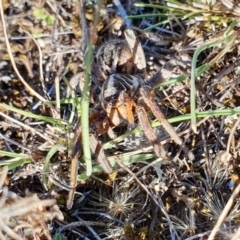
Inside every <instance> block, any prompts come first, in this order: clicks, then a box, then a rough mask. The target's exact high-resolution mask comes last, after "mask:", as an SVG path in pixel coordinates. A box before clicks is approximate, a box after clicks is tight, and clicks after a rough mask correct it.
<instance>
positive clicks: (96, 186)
mask: <svg viewBox="0 0 240 240" xmlns="http://www.w3.org/2000/svg"><path fill="white" fill-rule="evenodd" d="M234 4H235V5H236V7H233V6H235V5H234ZM237 4H238V3H234V1H224V0H222V1H198V2H192V1H164V4H162V5H160V4H155V5H154V4H152V3H151V1H149V2H148V1H144V2H141V3H140V2H138V3H134V2H132V1H121V3H120V2H119V1H113V2H111V1H97V2H95V1H84V2H83V5H82V6H83V8H82V9H79V3H78V2H77V1H76V2H75V1H58V2H55V1H49V0H47V1H40V2H25V1H15V2H11V1H10V2H6V1H3V2H2V3H1V8H2V10H3V11H2V19H4V24H2V25H1V28H0V31H1V32H2V35H1V37H0V44H1V52H0V69H1V72H0V85H1V88H0V91H1V94H0V108H1V115H0V129H1V132H0V133H1V135H0V159H1V163H2V164H1V165H2V166H3V168H2V171H1V179H0V180H1V184H0V186H1V189H2V190H1V191H2V192H1V199H2V201H1V209H2V210H1V209H0V211H1V212H2V211H4V212H2V213H1V214H0V215H1V219H0V220H1V221H3V222H4V224H1V228H0V234H1V239H32V238H33V237H35V238H36V239H101V240H103V239H120V240H121V239H126V240H130V239H142V240H144V239H152V240H153V239H213V238H214V235H215V239H238V238H239V227H238V218H239V200H238V198H237V197H235V198H234V196H236V192H237V191H238V185H239V154H240V151H239V141H238V139H239V116H238V115H239V112H240V110H239V107H238V106H239V96H240V94H239V69H238V62H239V59H238V55H239V40H238V38H239V14H240V13H239V11H238V7H237V6H238V5H237ZM123 9H124V11H125V12H123ZM126 17H127V18H128V20H127V18H126ZM83 18H84V19H85V20H86V27H85V28H84V29H82V26H83V25H82V19H83ZM4 26H5V28H6V33H7V35H5V36H4ZM129 27H130V28H131V29H132V30H131V31H132V32H130V35H131V33H134V36H132V37H131V36H130V35H129V30H130V29H129ZM126 33H128V34H126ZM86 34H87V35H86ZM88 34H90V35H88ZM6 36H7V39H8V41H7V40H6ZM86 36H89V37H90V39H91V42H92V44H93V57H94V59H93V61H92V70H91V73H90V76H91V85H90V92H89V95H90V99H89V100H90V101H89V107H90V109H89V111H90V116H91V118H90V119H89V120H90V134H91V135H90V136H91V137H90V139H92V140H91V141H92V142H91V144H92V145H93V146H94V147H93V148H94V152H92V162H91V164H92V175H91V176H90V177H89V176H87V175H86V165H85V161H84V159H83V157H82V156H83V154H82V143H81V132H79V131H78V130H79V127H77V126H79V124H77V122H79V117H80V116H81V107H80V106H81V101H82V100H81V99H82V92H83V89H84V87H83V86H84V81H85V79H84V76H85V75H84V71H85V70H86V63H85V62H84V61H85V58H84V55H85V52H84V51H86V50H87V49H88V46H87V45H86V46H85V45H84V41H83V39H82V38H84V37H86ZM129 38H131V39H134V38H136V39H135V42H137V44H135V43H134V42H133V43H132V42H130V43H129ZM112 40H116V41H118V42H123V41H126V40H127V42H128V44H129V47H130V49H131V52H132V53H133V55H134V54H135V55H134V56H133V63H134V64H135V66H134V71H135V72H134V74H135V73H136V68H138V69H140V70H141V71H140V70H139V72H137V74H144V81H146V82H147V84H149V86H151V88H154V89H155V90H154V94H155V95H148V96H149V97H150V96H151V97H153V98H154V99H155V102H156V103H157V105H158V108H159V109H160V110H161V112H162V113H163V114H164V116H165V118H166V119H169V122H170V123H171V125H172V126H173V130H174V131H175V133H177V135H178V136H179V137H180V138H181V142H182V144H181V145H180V146H179V145H177V144H176V143H175V142H174V141H173V139H172V138H171V137H170V136H169V133H168V132H167V131H166V129H164V128H163V127H162V126H160V123H159V122H157V121H156V119H155V116H154V114H153V113H152V111H151V109H149V107H147V106H145V105H144V103H141V104H142V105H141V106H142V108H144V109H145V111H146V114H147V118H146V119H145V120H146V121H150V123H151V126H152V127H153V128H152V130H151V133H153V134H154V135H156V136H155V138H156V140H154V141H157V142H158V144H159V146H160V144H161V146H162V148H163V149H162V151H163V152H165V153H164V154H166V156H167V158H168V159H169V161H168V162H164V161H163V160H162V157H163V155H162V154H163V153H161V154H160V156H158V157H156V154H155V152H154V151H155V150H154V149H156V147H154V146H153V145H152V144H151V143H150V142H149V139H148V138H147V137H145V135H147V134H145V131H146V129H143V130H144V131H142V129H141V128H140V127H139V123H140V121H138V120H137V113H136V112H135V110H134V108H135V107H134V104H133V105H131V106H133V107H132V109H133V110H132V111H133V122H132V123H133V124H132V125H131V127H130V125H129V124H122V125H121V124H119V125H118V126H115V125H113V124H112V122H111V121H109V116H107V117H106V112H105V111H104V108H103V105H102V104H101V102H99V97H98V96H99V94H101V91H102V88H103V87H105V86H108V85H107V84H106V83H104V81H109V80H108V77H109V76H108V74H109V75H111V76H113V75H114V74H125V73H126V72H127V73H129V72H128V71H129V69H130V68H129V64H130V62H131V60H132V58H131V57H130V58H128V60H127V64H128V65H124V64H125V63H126V62H122V61H117V59H112V58H111V56H110V58H107V59H108V60H107V61H106V59H104V58H103V59H102V60H101V61H100V62H101V63H103V65H101V67H100V68H99V66H98V65H97V64H96V62H99V61H96V56H98V53H99V52H98V51H99V49H101V47H102V46H104V44H106V43H107V42H109V41H112ZM130 41H131V40H130ZM7 42H8V43H9V46H8V44H7ZM85 44H86V42H85ZM115 47H116V46H114V47H113V49H112V50H111V51H112V53H113V54H115V55H114V56H115V57H119V56H121V55H117V54H118V50H117V51H115ZM196 51H198V52H199V53H198V56H197V58H196V59H194V53H196ZM99 55H100V56H103V54H99ZM143 58H144V59H143ZM104 61H105V62H104ZM122 63H124V64H122ZM131 64H132V63H131ZM134 64H133V65H134ZM14 65H15V67H14ZM99 69H101V71H104V74H102V73H100V74H101V75H99V74H98V71H99ZM193 70H194V72H193V73H194V74H193V75H192V76H191V71H193ZM124 71H125V72H124ZM131 71H132V70H131ZM130 74H132V72H130ZM104 75H106V76H107V77H106V79H101V77H99V76H104ZM76 76H77V77H76ZM111 76H110V77H111ZM79 79H81V80H79ZM131 79H133V78H131ZM128 80H129V79H127V78H124V80H123V78H120V82H121V81H123V83H124V86H126V83H127V82H128ZM78 81H79V82H78ZM114 83H115V82H114ZM134 83H136V82H134ZM193 83H194V89H193V88H191V86H193ZM145 84H146V83H145V82H144V85H145ZM133 85H134V84H133ZM134 86H135V87H136V86H138V84H137V85H136V84H135V85H134ZM127 91H128V90H127ZM131 91H132V90H131ZM147 92H148V94H153V91H147ZM135 93H136V95H137V94H138V92H137V91H136V92H135ZM133 95H134V94H133ZM133 95H132V96H131V97H133V101H131V99H129V98H127V97H126V95H122V96H125V97H124V98H123V99H124V101H125V102H124V104H126V106H127V107H128V106H130V105H127V104H129V102H131V103H136V98H135V99H134V96H133ZM104 100H106V99H105V98H104ZM113 100H114V99H113ZM118 100H119V101H120V100H121V99H120V98H119V99H118ZM127 101H128V102H127ZM193 102H194V103H195V104H196V108H195V109H194V112H196V115H195V117H196V118H197V119H196V120H197V121H196V126H195V129H196V133H194V132H193V130H192V125H191V123H192V124H193V123H194V114H193V113H191V109H192V108H191V107H192V106H193V105H192V103H193ZM113 103H114V104H115V102H111V104H112V105H113ZM138 104H139V102H138ZM120 106H121V114H122V115H123V113H124V114H126V113H125V110H124V109H125V108H124V106H125V105H120ZM142 108H141V109H142ZM111 109H112V108H111ZM114 114H115V115H114V117H115V118H117V117H119V116H117V115H116V112H114ZM128 114H130V113H129V112H128ZM201 114H202V115H201ZM144 116H145V117H146V115H144ZM112 119H113V118H112ZM112 119H111V118H110V120H112ZM190 120H191V122H190ZM149 126H150V124H149ZM147 129H149V127H148V128H147ZM76 136H78V138H76ZM184 146H186V147H187V148H188V149H189V151H190V152H191V153H192V154H193V156H194V159H191V158H190V159H189V156H188V155H187V154H186V152H184ZM74 154H75V155H74ZM73 156H74V157H75V158H76V159H77V160H78V164H77V165H78V166H77V168H78V171H77V174H78V175H77V176H75V177H76V179H77V180H78V181H77V183H74V184H73V183H71V181H70V178H72V176H71V177H70V165H71V164H72V163H71V159H72V157H73ZM46 162H47V164H46ZM6 166H7V167H8V175H7V176H6V171H7V168H6ZM75 170H76V167H75ZM75 175H76V174H75ZM4 181H5V182H4ZM3 185H4V187H3ZM69 191H72V192H73V196H74V198H73V199H72V202H71V204H70V205H71V207H70V209H68V208H67V207H66V206H67V201H68V200H69V199H68V198H67V196H68V192H69ZM16 194H17V195H18V197H17V196H16ZM13 195H14V197H11V196H13ZM20 196H21V198H20ZM4 198H5V199H6V200H3V199H4ZM44 199H49V200H44ZM229 200H232V203H231V205H230V207H228V204H227V203H228V202H229ZM29 201H32V202H33V204H35V205H34V208H33V209H34V210H33V209H30V206H31V205H29V207H27V206H25V207H23V206H22V205H21V204H26V203H28V202H29ZM45 201H46V202H45ZM47 201H48V202H47ZM226 207H228V210H227V215H226V216H225V217H222V213H223V212H224V211H226V210H225V208H226ZM10 208H11V209H12V208H15V211H16V212H13V213H12V215H10V210H9V209H10ZM20 210H21V211H20ZM18 211H19V212H18ZM7 212H8V215H6V214H5V213H7ZM63 215H64V220H63ZM219 219H220V221H221V222H220V223H218V220H219ZM214 228H215V229H216V231H215V230H214V231H212V229H214ZM33 229H35V230H34V231H33Z"/></svg>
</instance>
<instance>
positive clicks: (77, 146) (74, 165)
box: [67, 122, 82, 209]
mask: <svg viewBox="0 0 240 240" xmlns="http://www.w3.org/2000/svg"><path fill="white" fill-rule="evenodd" d="M81 134H82V131H81V126H80V122H78V124H77V126H76V135H75V140H74V143H73V151H72V159H71V170H70V184H69V185H70V191H69V194H68V200H67V208H68V209H71V208H72V205H73V200H74V195H75V188H76V185H77V174H78V161H79V157H80V154H81Z"/></svg>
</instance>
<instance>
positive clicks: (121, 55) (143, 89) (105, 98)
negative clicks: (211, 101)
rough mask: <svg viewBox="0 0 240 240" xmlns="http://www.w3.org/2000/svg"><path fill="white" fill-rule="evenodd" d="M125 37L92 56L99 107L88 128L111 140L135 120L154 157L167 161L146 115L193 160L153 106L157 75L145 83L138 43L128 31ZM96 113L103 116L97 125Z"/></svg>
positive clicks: (141, 52) (132, 126) (131, 127)
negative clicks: (151, 117)
mask: <svg viewBox="0 0 240 240" xmlns="http://www.w3.org/2000/svg"><path fill="white" fill-rule="evenodd" d="M125 37H126V39H127V40H110V41H108V42H107V43H105V44H103V45H102V46H101V47H100V49H99V50H98V52H97V54H96V59H95V63H94V65H93V73H92V78H93V81H94V82H95V84H96V85H97V86H98V87H99V89H100V94H99V97H98V101H99V105H98V107H97V108H95V109H94V110H93V111H92V114H91V115H90V122H91V123H92V124H91V126H92V127H95V130H96V133H97V134H100V133H102V132H103V131H106V132H108V134H109V136H110V137H111V138H114V137H115V135H114V133H113V131H112V128H113V127H116V126H123V125H125V126H126V125H127V127H128V129H129V130H131V129H133V128H134V126H135V118H136V117H137V119H138V123H139V125H140V126H141V127H142V130H143V132H144V134H145V135H146V137H147V138H148V140H149V141H150V143H151V144H152V146H153V149H154V152H155V153H156V155H157V156H158V157H161V158H163V159H165V160H167V161H169V158H168V156H167V155H166V153H165V150H164V148H163V147H162V145H161V144H160V142H159V141H158V140H157V136H156V135H155V133H154V131H153V129H152V127H151V124H150V122H149V117H148V112H152V113H153V115H154V116H155V117H156V119H157V120H158V121H159V122H160V123H161V124H162V125H163V127H164V128H165V129H166V131H167V132H168V134H169V135H170V137H171V138H172V139H173V140H174V141H175V143H177V144H178V145H180V146H182V148H183V150H184V152H185V153H186V154H187V155H188V157H189V158H190V159H191V160H193V155H192V154H191V153H190V152H189V151H188V149H187V148H186V147H185V146H184V144H183V141H182V140H181V139H180V137H179V136H178V135H177V134H176V132H175V130H174V129H173V127H172V126H171V125H170V124H169V123H168V121H167V120H166V118H165V117H164V115H163V113H162V111H161V110H160V108H159V106H158V104H157V102H156V99H157V98H156V94H155V91H154V89H153V86H152V85H153V83H154V84H155V83H156V82H158V83H159V82H161V81H162V79H163V77H162V75H161V71H159V72H157V73H156V74H155V75H154V76H153V77H152V78H150V79H149V80H147V81H146V80H145V68H146V60H145V56H144V52H143V49H142V47H141V43H140V42H139V40H138V39H137V38H136V36H135V34H134V33H133V31H132V30H126V31H125ZM96 109H98V110H96ZM102 110H103V111H102ZM98 111H99V112H101V113H102V114H103V115H102V116H103V118H102V119H101V118H100V119H101V120H100V121H99V115H100V114H96V113H97V112H98Z"/></svg>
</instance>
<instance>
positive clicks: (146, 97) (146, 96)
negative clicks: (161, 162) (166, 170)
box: [140, 86, 194, 161]
mask: <svg viewBox="0 0 240 240" xmlns="http://www.w3.org/2000/svg"><path fill="white" fill-rule="evenodd" d="M140 94H141V96H142V98H143V101H144V102H145V103H146V105H147V106H148V107H149V108H150V109H151V111H152V113H153V114H154V116H155V117H156V118H157V120H158V121H159V122H160V123H161V124H162V126H163V127H164V128H165V129H166V131H167V132H168V134H169V135H170V137H172V139H173V141H174V142H175V143H177V144H178V145H180V146H181V147H182V149H183V151H184V152H185V153H186V154H187V156H188V157H189V159H190V160H191V161H193V160H194V156H193V154H192V153H191V152H190V151H189V150H188V148H187V147H186V146H184V144H183V141H182V139H181V138H180V137H179V136H178V135H177V133H176V132H175V130H174V129H173V127H172V125H171V124H169V122H168V121H167V119H166V118H165V116H164V114H163V113H162V111H161V110H160V108H159V107H158V105H157V103H156V102H155V100H154V98H153V96H152V94H151V92H150V89H149V87H148V86H142V87H141V88H140Z"/></svg>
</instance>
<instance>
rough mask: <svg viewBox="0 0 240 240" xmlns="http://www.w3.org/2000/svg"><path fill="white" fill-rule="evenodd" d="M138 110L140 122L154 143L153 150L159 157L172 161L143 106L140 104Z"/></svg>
mask: <svg viewBox="0 0 240 240" xmlns="http://www.w3.org/2000/svg"><path fill="white" fill-rule="evenodd" d="M136 112H137V115H138V120H139V124H140V126H141V127H142V129H143V132H144V134H145V135H146V137H147V138H148V140H149V141H150V142H151V144H152V145H153V150H154V152H155V153H156V155H157V156H158V157H161V158H163V159H164V160H166V161H168V162H170V159H169V158H168V156H167V154H166V152H165V150H164V148H163V146H162V145H161V144H160V143H159V141H158V140H157V138H156V135H155V133H154V131H153V129H152V126H151V124H150V122H149V120H148V115H147V112H146V110H145V108H144V107H143V106H141V104H140V105H138V106H137V108H136Z"/></svg>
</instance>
